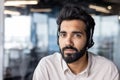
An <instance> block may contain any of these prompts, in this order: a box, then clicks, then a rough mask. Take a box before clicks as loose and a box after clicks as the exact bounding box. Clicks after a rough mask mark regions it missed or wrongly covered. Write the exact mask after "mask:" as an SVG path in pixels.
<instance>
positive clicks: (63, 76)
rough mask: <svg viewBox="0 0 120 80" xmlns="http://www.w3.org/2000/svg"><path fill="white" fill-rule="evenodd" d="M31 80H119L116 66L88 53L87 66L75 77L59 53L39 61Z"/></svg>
mask: <svg viewBox="0 0 120 80" xmlns="http://www.w3.org/2000/svg"><path fill="white" fill-rule="evenodd" d="M33 80H120V79H119V73H118V70H117V68H116V66H115V65H114V64H113V63H112V62H111V61H110V60H108V59H106V58H104V57H101V56H98V55H95V54H92V53H88V66H87V68H86V69H85V70H84V71H82V72H81V73H79V74H77V75H75V74H73V73H72V72H71V71H70V69H69V68H68V66H67V64H66V62H65V61H64V60H63V59H62V56H61V54H60V53H54V54H52V55H49V56H47V57H44V58H42V59H41V60H40V62H39V64H38V66H37V67H36V69H35V71H34V74H33Z"/></svg>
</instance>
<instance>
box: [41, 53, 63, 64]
mask: <svg viewBox="0 0 120 80" xmlns="http://www.w3.org/2000/svg"><path fill="white" fill-rule="evenodd" d="M61 58H62V57H61V54H60V53H58V52H55V53H53V54H51V55H48V56H45V57H43V58H42V59H41V60H40V62H39V64H46V63H49V64H50V63H51V64H53V63H56V62H59V61H60V60H61Z"/></svg>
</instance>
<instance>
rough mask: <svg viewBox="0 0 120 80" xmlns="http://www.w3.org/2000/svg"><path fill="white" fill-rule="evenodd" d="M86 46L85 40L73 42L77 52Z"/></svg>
mask: <svg viewBox="0 0 120 80" xmlns="http://www.w3.org/2000/svg"><path fill="white" fill-rule="evenodd" d="M85 45H86V40H85V39H84V40H76V41H74V47H76V48H77V49H78V50H80V49H82V48H84V47H85Z"/></svg>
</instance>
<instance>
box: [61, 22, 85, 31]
mask: <svg viewBox="0 0 120 80" xmlns="http://www.w3.org/2000/svg"><path fill="white" fill-rule="evenodd" d="M85 29H86V25H85V23H84V22H83V21H82V20H64V21H62V23H61V26H60V31H61V30H65V31H69V30H70V31H71V30H77V31H82V30H85Z"/></svg>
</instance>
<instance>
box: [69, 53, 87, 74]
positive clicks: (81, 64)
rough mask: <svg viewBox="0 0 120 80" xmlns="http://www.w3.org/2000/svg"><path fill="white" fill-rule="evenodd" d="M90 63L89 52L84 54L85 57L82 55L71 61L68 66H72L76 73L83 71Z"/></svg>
mask: <svg viewBox="0 0 120 80" xmlns="http://www.w3.org/2000/svg"><path fill="white" fill-rule="evenodd" d="M87 65H88V58H87V54H84V55H83V57H81V58H80V59H79V60H77V61H76V62H73V63H70V64H68V67H69V68H70V70H71V71H72V72H73V73H74V74H76V75H77V74H78V73H80V72H82V71H83V70H85V69H86V67H87Z"/></svg>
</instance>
